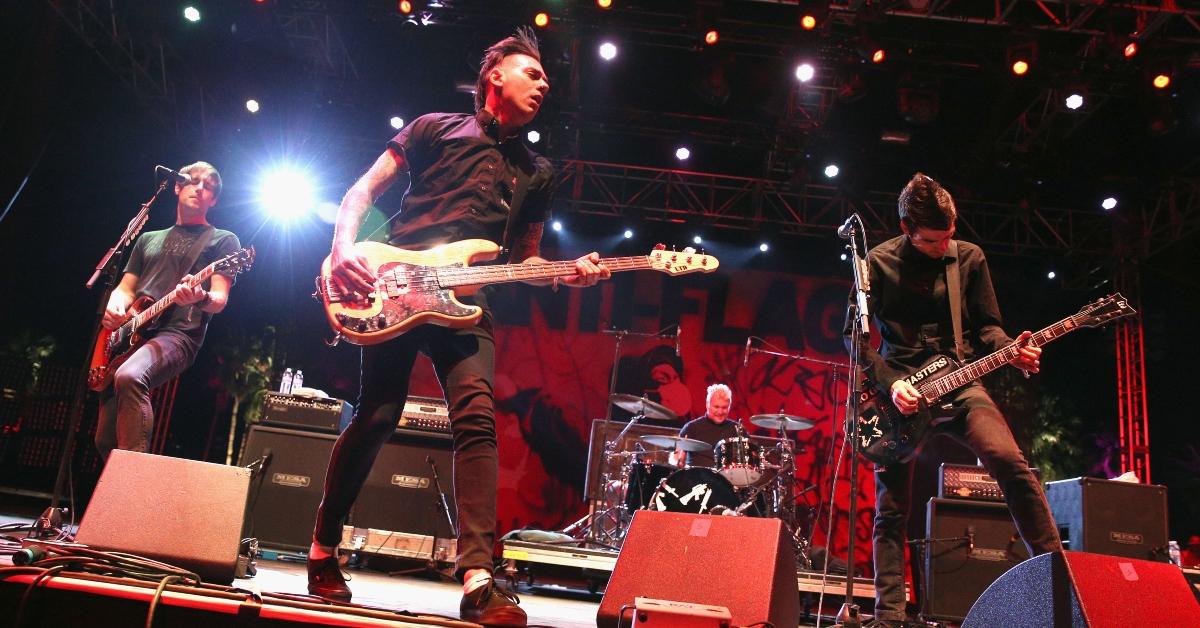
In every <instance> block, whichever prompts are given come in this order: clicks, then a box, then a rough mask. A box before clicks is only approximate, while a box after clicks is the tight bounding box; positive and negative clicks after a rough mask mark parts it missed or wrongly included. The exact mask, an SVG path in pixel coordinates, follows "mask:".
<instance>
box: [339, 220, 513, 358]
mask: <svg viewBox="0 0 1200 628" xmlns="http://www.w3.org/2000/svg"><path fill="white" fill-rule="evenodd" d="M354 249H355V251H357V252H358V253H361V254H362V255H364V256H365V257H366V258H367V260H368V262H369V265H370V267H371V268H373V269H375V275H376V277H377V279H376V283H375V293H373V294H371V295H369V296H368V297H367V298H365V299H362V298H360V299H358V300H349V299H345V298H344V297H345V295H341V294H338V293H337V291H336V290H335V289H334V287H333V285H332V283H331V282H330V281H329V276H330V275H329V273H330V258H328V257H326V258H325V261H324V263H322V264H321V276H320V277H317V294H318V295H319V296H320V298H321V300H322V303H323V304H324V306H325V315H326V317H327V318H328V319H329V324H330V326H331V327H332V328H333V329H334V330H335V331H336V332H338V333H340V334H341V335H342V336H343V337H345V338H346V340H348V341H349V342H352V343H354V344H358V345H370V344H378V343H381V342H384V341H387V340H391V339H392V338H395V337H396V336H399V335H401V334H403V333H405V332H407V331H408V330H410V329H412V328H414V327H417V326H418V325H439V326H441V327H452V328H462V327H470V326H471V325H474V324H475V323H476V322H478V321H479V318H480V316H482V315H483V310H482V309H481V308H479V307H477V306H474V305H464V304H462V303H460V302H459V301H458V299H456V298H455V297H456V296H465V295H468V294H471V293H473V292H475V291H476V290H478V288H479V286H461V287H458V288H454V289H447V288H443V287H441V286H440V285H439V284H438V281H437V278H436V277H435V276H434V273H435V272H436V270H438V269H449V268H464V267H466V266H469V265H470V264H471V263H473V262H479V261H488V260H492V259H495V258H496V256H497V255H499V253H500V246H499V245H497V244H496V243H494V242H490V241H488V240H461V241H458V242H452V243H449V244H443V245H440V246H436V247H433V248H431V249H427V250H424V251H409V250H406V249H399V248H396V247H393V246H389V245H387V244H383V243H380V242H359V243H357V244H355V245H354Z"/></svg>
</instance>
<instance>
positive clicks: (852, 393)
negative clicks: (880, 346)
mask: <svg viewBox="0 0 1200 628" xmlns="http://www.w3.org/2000/svg"><path fill="white" fill-rule="evenodd" d="M844 227H845V229H838V235H840V236H842V237H845V238H846V239H847V240H849V245H848V247H847V248H849V249H850V259H851V267H852V268H853V270H854V296H855V299H854V303H853V304H852V305H851V308H852V312H853V313H854V318H853V324H852V325H851V331H850V340H851V342H850V381H849V386H848V389H849V390H848V396H849V401H848V402H847V403H846V421H845V424H844V429H845V431H846V438H848V439H850V454H849V455H850V505H849V506H850V507H849V513H850V517H849V521H848V522H847V536H848V537H849V538H848V539H847V545H846V599H845V601H844V602H843V603H842V607H841V609H839V610H838V614H837V624H835V626H841V627H842V628H859V627H860V626H862V620H861V619H860V618H859V608H858V605H857V604H855V603H854V572H855V569H854V542H855V536H856V535H855V534H854V528H855V526H856V525H857V522H858V510H857V508H858V467H859V463H858V430H857V427H858V408H859V402H860V401H861V399H862V373H861V371H862V363H861V361H860V360H861V358H862V356H861V355H859V354H860V351H859V348H860V346H861V345H862V344H863V343H866V342H867V341H868V340H869V339H870V336H871V327H870V318H871V313H870V311H869V310H868V305H867V297H868V295H869V294H870V292H871V279H870V269H869V268H868V267H867V257H866V255H867V249H866V243H867V242H866V233H865V232H866V229H865V228H864V227H863V224H862V218H860V217H859V215H858V214H854V215H852V216H851V217H850V219H848V220H847V221H846V224H845V225H844ZM843 231H845V232H846V233H845V234H844V235H843V233H842V232H843ZM858 236H861V239H862V245H863V246H862V249H861V250H860V249H859V242H858V241H859V239H860V238H859V237H858ZM836 433H837V430H836V428H835V430H834V434H836ZM835 440H836V439H835ZM833 481H834V483H835V486H836V482H837V478H833ZM831 499H832V495H831ZM832 514H833V513H830V516H831V517H832ZM830 562H831V561H830V558H829V556H828V554H827V555H826V558H825V565H826V569H828V566H829V563H830Z"/></svg>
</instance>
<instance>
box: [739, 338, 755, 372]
mask: <svg viewBox="0 0 1200 628" xmlns="http://www.w3.org/2000/svg"><path fill="white" fill-rule="evenodd" d="M751 340H754V336H750V337H749V338H747V339H746V353H745V354H743V355H742V366H750V341H751Z"/></svg>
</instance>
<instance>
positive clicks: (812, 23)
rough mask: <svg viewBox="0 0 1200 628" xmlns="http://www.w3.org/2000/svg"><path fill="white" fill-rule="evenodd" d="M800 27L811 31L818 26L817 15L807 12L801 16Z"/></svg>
mask: <svg viewBox="0 0 1200 628" xmlns="http://www.w3.org/2000/svg"><path fill="white" fill-rule="evenodd" d="M800 27H801V28H803V29H804V30H806V31H811V30H812V29H814V28H816V27H817V17H816V16H815V15H811V14H808V13H805V14H804V15H803V16H801V18H800Z"/></svg>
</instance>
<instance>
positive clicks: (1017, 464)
mask: <svg viewBox="0 0 1200 628" xmlns="http://www.w3.org/2000/svg"><path fill="white" fill-rule="evenodd" d="M899 209H900V228H901V230H902V231H903V234H902V235H900V236H898V237H895V238H892V239H891V240H888V241H886V242H883V243H882V244H880V245H878V246H876V247H875V248H873V249H871V251H870V253H869V254H868V256H867V259H868V262H869V265H870V285H871V296H870V300H869V302H868V307H869V310H870V312H871V314H872V318H873V326H872V332H873V333H876V334H878V335H879V337H880V349H879V351H875V350H874V349H872V348H871V346H870V343H869V342H866V341H865V340H864V342H862V343H861V345H860V347H859V351H860V355H861V356H862V363H863V367H864V369H865V371H866V375H867V378H868V379H869V380H870V382H871V383H872V385H873V386H875V387H876V388H877V390H878V392H879V394H881V395H888V396H890V398H891V400H892V402H893V403H894V404H895V405H896V407H897V408H898V409H899V410H900V412H902V413H903V414H905V415H912V414H913V413H915V412H916V411H917V410H918V409H919V408H920V407H921V406H922V405H923V401H924V400H922V399H920V395H919V393H918V392H917V390H916V389H915V388H914V387H913V386H912V384H910V383H909V382H908V381H906V380H905V379H903V378H904V377H906V376H907V375H909V374H910V373H912V372H914V371H915V370H917V369H918V368H919V367H920V366H922V364H924V363H925V361H927V360H928V359H930V358H931V357H933V356H934V355H937V354H944V355H947V356H955V353H956V352H955V340H954V331H953V322H952V316H951V310H950V301H949V295H948V292H949V290H948V288H947V268H948V266H949V265H950V264H952V263H954V260H955V258H957V260H958V267H959V276H960V278H961V280H960V281H961V286H960V290H959V292H960V293H961V294H960V295H958V298H959V299H960V302H961V304H962V306H961V329H962V343H963V345H964V346H963V347H962V354H963V355H962V358H963V359H965V360H970V359H971V358H972V357H976V356H980V355H984V354H986V353H989V352H991V351H995V350H997V349H1000V348H1002V347H1004V346H1006V345H1008V344H1010V343H1012V342H1014V341H1013V339H1011V338H1009V336H1008V334H1006V333H1004V330H1003V329H1002V328H1001V326H1000V325H1001V321H1000V309H999V307H998V306H997V304H996V295H995V292H994V291H993V289H992V279H991V275H990V274H989V272H988V265H987V259H986V258H985V257H984V254H983V251H982V250H981V249H980V248H979V247H978V246H975V245H974V244H970V243H968V242H963V241H960V240H954V239H953V238H954V227H955V220H956V218H957V209H956V208H955V206H954V199H953V198H951V196H950V193H949V192H947V191H946V190H945V189H944V188H943V187H942V186H940V185H938V183H937V182H936V181H934V180H933V179H931V178H929V177H927V176H925V175H923V174H920V173H917V174H916V175H915V176H913V178H912V180H911V181H909V182H908V185H906V186H905V188H904V190H903V191H901V193H900V199H899ZM851 301H853V295H851ZM852 316H853V314H852V313H851V314H849V315H848V316H847V319H846V342H847V346H848V347H849V346H850V344H849V343H850V338H851V336H850V334H849V330H850V328H851V325H852V323H853V319H852ZM1030 335H1031V334H1030V332H1028V331H1026V332H1023V333H1022V334H1021V335H1020V336H1019V337H1018V338H1017V339H1016V341H1015V342H1017V343H1018V344H1022V343H1024V342H1025V341H1026V340H1027V339H1028V338H1029V337H1030ZM1040 357H1041V349H1040V348H1036V347H1030V346H1023V347H1022V348H1021V349H1020V357H1018V358H1017V359H1016V360H1014V361H1013V362H1012V364H1013V365H1014V366H1016V367H1017V368H1021V369H1023V370H1025V371H1026V372H1028V373H1036V372H1037V371H1038V364H1039V359H1040ZM945 401H947V402H949V403H950V404H951V407H952V408H951V411H950V414H951V415H952V416H953V418H952V419H951V420H948V421H945V422H941V423H939V424H938V425H937V426H936V427H935V428H934V429H935V430H939V431H944V432H946V433H949V434H950V435H951V436H953V437H955V438H956V439H957V440H959V441H960V442H962V443H963V444H965V445H966V446H968V447H970V448H971V450H972V451H973V452H975V454H976V455H977V456H978V457H979V459H980V460H981V461H982V462H983V465H984V467H986V468H987V470H988V472H989V473H990V474H991V475H992V476H993V477H995V478H996V480H997V481H998V482H999V484H1000V487H1001V488H1002V489H1003V490H1004V494H1005V497H1006V499H1007V500H1008V508H1009V511H1010V512H1011V513H1012V516H1013V520H1014V521H1015V522H1016V524H1017V529H1018V530H1019V531H1020V533H1021V536H1022V538H1023V539H1024V540H1025V543H1026V545H1027V546H1028V547H1029V551H1030V556H1034V555H1037V554H1042V553H1045V552H1050V551H1055V550H1060V549H1062V544H1061V541H1060V540H1059V536H1058V530H1057V528H1056V527H1055V525H1054V520H1053V518H1052V517H1051V515H1050V509H1049V506H1048V505H1047V503H1046V497H1045V495H1044V493H1043V492H1042V487H1041V484H1040V482H1039V481H1038V479H1037V478H1036V477H1035V476H1034V475H1033V473H1032V472H1031V471H1030V469H1029V464H1028V463H1027V462H1026V460H1025V456H1024V454H1023V453H1022V452H1021V450H1020V448H1019V447H1018V446H1017V443H1016V441H1015V439H1014V438H1013V435H1012V432H1011V430H1010V429H1009V427H1008V424H1007V423H1006V422H1005V419H1004V416H1003V415H1002V414H1001V413H1000V410H999V409H998V408H997V407H996V404H995V402H993V401H992V399H991V397H989V396H988V393H987V391H986V390H985V389H984V388H983V386H982V385H981V384H979V383H978V382H976V383H974V384H971V385H969V386H967V387H965V388H963V389H961V390H959V391H958V392H956V393H954V394H952V395H950V396H949V397H947V398H946V399H945ZM912 470H913V464H912V462H911V460H910V461H909V462H903V463H895V464H889V465H887V466H886V467H877V468H876V471H875V528H874V532H873V550H874V560H875V598H876V602H875V618H876V619H875V620H874V622H872V623H871V624H868V625H872V626H883V627H887V626H903V625H904V622H905V620H906V614H905V603H904V571H905V569H904V547H905V542H906V537H905V529H906V526H907V520H908V515H909V509H910V507H911V504H910V489H911V484H912Z"/></svg>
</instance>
